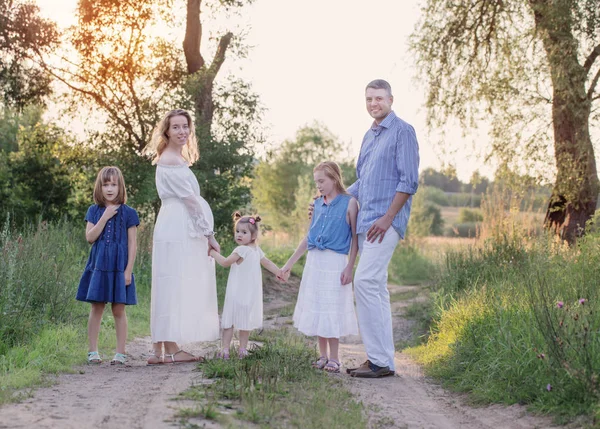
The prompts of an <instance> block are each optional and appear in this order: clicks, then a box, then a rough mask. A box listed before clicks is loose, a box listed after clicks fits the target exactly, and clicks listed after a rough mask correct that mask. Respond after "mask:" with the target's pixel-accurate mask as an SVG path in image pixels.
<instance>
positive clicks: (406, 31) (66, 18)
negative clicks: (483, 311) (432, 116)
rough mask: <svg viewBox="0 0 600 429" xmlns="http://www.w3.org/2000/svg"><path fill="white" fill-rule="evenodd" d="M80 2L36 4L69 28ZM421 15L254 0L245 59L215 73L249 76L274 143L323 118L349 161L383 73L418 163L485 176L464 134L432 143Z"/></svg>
mask: <svg viewBox="0 0 600 429" xmlns="http://www.w3.org/2000/svg"><path fill="white" fill-rule="evenodd" d="M180 1H183V0H180ZM76 3H77V1H76V0H37V4H38V5H39V6H40V9H41V13H42V14H43V15H44V16H46V17H48V18H51V19H53V20H55V21H56V22H57V23H58V25H59V26H62V27H66V26H68V25H72V24H75V22H76V21H75V17H74V9H75V6H76ZM374 5H376V7H374ZM177 13H179V12H177ZM181 13H185V12H184V11H183V10H182V11H181ZM419 16H420V9H419V6H418V2H415V1H409V0H379V1H378V2H376V3H375V2H372V1H368V0H364V1H363V0H352V2H349V1H348V0H302V1H298V0H256V1H255V3H254V4H253V5H251V6H247V7H246V8H245V9H244V13H243V15H242V17H241V18H240V19H239V20H238V21H236V22H237V25H240V26H241V27H242V28H244V29H245V32H246V34H247V36H246V39H245V40H246V42H247V43H248V44H249V45H250V46H251V47H252V48H251V50H250V52H249V55H248V58H246V59H243V60H236V61H232V60H231V59H228V60H227V61H226V62H225V64H224V66H223V69H222V70H221V72H222V73H223V74H225V73H233V74H234V75H236V76H239V77H242V78H244V79H246V80H248V81H250V82H252V85H253V89H254V91H256V92H257V93H258V94H259V95H260V99H261V102H262V104H263V106H264V107H265V108H266V109H267V110H266V113H265V125H266V126H267V137H268V140H269V142H270V143H271V144H274V145H276V144H279V143H280V142H282V141H283V140H285V139H293V138H294V136H295V133H296V131H297V130H298V128H300V127H302V126H304V125H307V124H311V123H312V122H313V121H319V122H321V123H323V124H325V125H326V126H327V127H328V128H329V130H330V131H331V132H332V133H333V134H334V135H336V136H337V137H338V138H339V139H340V141H342V142H344V143H346V144H347V145H348V147H349V151H348V152H349V154H350V155H351V156H353V157H357V156H358V153H359V149H360V143H361V141H362V137H363V135H364V133H365V131H366V130H367V129H368V128H369V126H370V124H371V122H372V119H371V118H370V116H369V115H368V113H367V111H366V108H365V103H364V89H365V86H366V84H367V83H368V82H369V81H371V80H373V79H378V78H382V79H385V80H387V81H388V82H390V84H391V86H392V91H393V95H394V104H393V109H394V111H395V112H396V114H397V115H398V116H400V117H401V118H402V119H404V120H405V121H407V122H408V123H410V124H411V125H413V126H414V128H415V130H416V132H417V138H418V140H419V147H420V156H421V167H420V168H421V169H424V168H427V167H434V168H440V166H441V165H442V163H446V164H454V165H455V166H456V168H457V174H458V177H459V178H460V179H461V180H463V181H465V182H468V180H469V178H470V177H471V174H472V173H473V171H474V170H476V169H478V170H479V171H480V172H481V173H483V174H485V175H487V176H489V177H491V176H492V175H493V169H492V168H491V167H487V166H484V165H483V163H482V161H480V160H478V159H477V157H475V156H470V155H468V154H471V153H472V152H473V151H472V150H471V149H470V146H469V144H468V143H466V142H463V137H462V130H460V129H459V128H457V127H449V129H448V130H445V131H446V132H447V140H446V141H445V142H444V144H443V146H444V147H445V148H446V150H447V152H446V151H444V153H442V151H441V150H440V147H439V145H436V144H434V141H437V140H436V130H427V128H426V111H425V108H424V99H425V93H426V88H425V87H424V86H423V85H422V84H421V83H420V82H419V79H418V77H417V71H416V67H415V60H414V57H413V55H412V54H411V53H410V52H409V49H408V37H409V35H410V33H411V32H412V31H413V29H414V27H415V24H416V23H417V21H418V19H419ZM224 24H225V23H223V22H221V23H220V25H224ZM183 31H184V29H183V28H182V32H181V34H180V35H179V37H181V39H182V38H183ZM213 43H214V42H213ZM486 140H487V139H486V137H485V136H483V137H482V138H480V139H479V141H480V142H482V144H485V142H486ZM468 147H469V148H468Z"/></svg>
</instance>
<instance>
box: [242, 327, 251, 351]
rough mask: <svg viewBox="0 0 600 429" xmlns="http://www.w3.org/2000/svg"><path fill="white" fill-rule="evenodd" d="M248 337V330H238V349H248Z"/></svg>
mask: <svg viewBox="0 0 600 429" xmlns="http://www.w3.org/2000/svg"><path fill="white" fill-rule="evenodd" d="M249 338H250V331H241V330H240V350H242V349H243V350H248V339H249Z"/></svg>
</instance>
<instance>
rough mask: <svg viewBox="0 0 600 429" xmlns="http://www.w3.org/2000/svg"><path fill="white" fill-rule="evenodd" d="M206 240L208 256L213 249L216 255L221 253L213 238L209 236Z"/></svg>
mask: <svg viewBox="0 0 600 429" xmlns="http://www.w3.org/2000/svg"><path fill="white" fill-rule="evenodd" d="M207 238H208V256H211V254H210V251H211V250H212V249H214V250H215V251H216V252H217V253H221V246H219V243H218V242H217V240H216V239H215V236H214V235H211V236H209V237H207Z"/></svg>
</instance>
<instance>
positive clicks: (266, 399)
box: [183, 331, 366, 428]
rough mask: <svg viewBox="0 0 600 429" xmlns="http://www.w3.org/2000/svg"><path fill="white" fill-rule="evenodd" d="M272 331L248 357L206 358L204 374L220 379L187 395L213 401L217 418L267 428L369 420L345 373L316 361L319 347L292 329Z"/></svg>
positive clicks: (203, 404) (339, 425)
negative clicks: (344, 379) (329, 371)
mask: <svg viewBox="0 0 600 429" xmlns="http://www.w3.org/2000/svg"><path fill="white" fill-rule="evenodd" d="M269 332H270V334H269V335H268V337H266V338H264V341H265V342H264V344H263V346H262V347H260V348H258V349H255V350H253V351H251V353H250V355H249V357H248V358H246V359H243V360H240V359H237V358H232V359H231V360H229V361H222V360H210V361H208V362H206V363H203V364H200V365H199V368H200V369H201V370H202V372H203V374H204V377H207V378H209V379H211V380H213V381H214V382H213V383H210V384H205V383H202V384H198V385H196V386H193V387H192V388H191V389H189V390H188V391H187V392H185V393H184V394H183V397H185V398H186V399H195V400H197V401H198V402H199V405H198V407H199V408H200V409H201V407H206V406H208V405H210V404H213V405H214V407H215V409H216V410H217V413H218V415H217V417H216V419H217V421H219V422H220V423H222V424H223V425H226V426H227V425H231V426H235V427H238V426H240V425H242V426H243V422H250V423H254V424H256V425H258V426H259V427H265V428H268V427H330V428H364V427H365V426H366V422H365V419H364V417H363V413H362V406H361V405H360V404H358V403H356V402H355V401H354V400H353V399H352V396H351V395H350V394H349V393H348V392H347V391H346V389H345V388H344V387H343V386H342V382H341V379H340V378H339V377H336V376H331V375H328V374H326V373H324V372H321V371H315V370H314V369H313V368H312V367H311V365H310V363H311V362H312V361H313V360H314V359H315V358H316V353H315V351H314V348H313V347H311V346H308V345H307V344H306V343H305V341H304V340H303V339H302V338H301V337H299V336H296V335H291V334H290V333H288V332H286V331H269ZM234 355H235V353H233V354H232V356H234ZM194 409H196V408H194ZM231 410H234V411H235V412H234V413H233V414H232V413H231ZM332 410H335V412H332ZM191 423H192V422H189V421H188V422H186V424H187V425H190V424H191Z"/></svg>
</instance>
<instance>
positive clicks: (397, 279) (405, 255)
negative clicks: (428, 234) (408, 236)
mask: <svg viewBox="0 0 600 429" xmlns="http://www.w3.org/2000/svg"><path fill="white" fill-rule="evenodd" d="M388 271H389V275H390V281H391V282H393V283H396V284H400V285H407V284H409V285H411V284H421V283H424V282H428V281H430V280H432V279H433V277H434V273H435V266H434V264H433V263H432V262H431V261H430V260H429V259H427V258H426V257H425V256H423V254H422V253H421V252H420V251H419V249H418V248H417V247H416V246H415V245H413V244H411V243H408V244H403V243H401V244H400V245H398V247H397V248H396V250H395V251H394V254H393V255H392V261H391V262H390V266H389V270H388Z"/></svg>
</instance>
